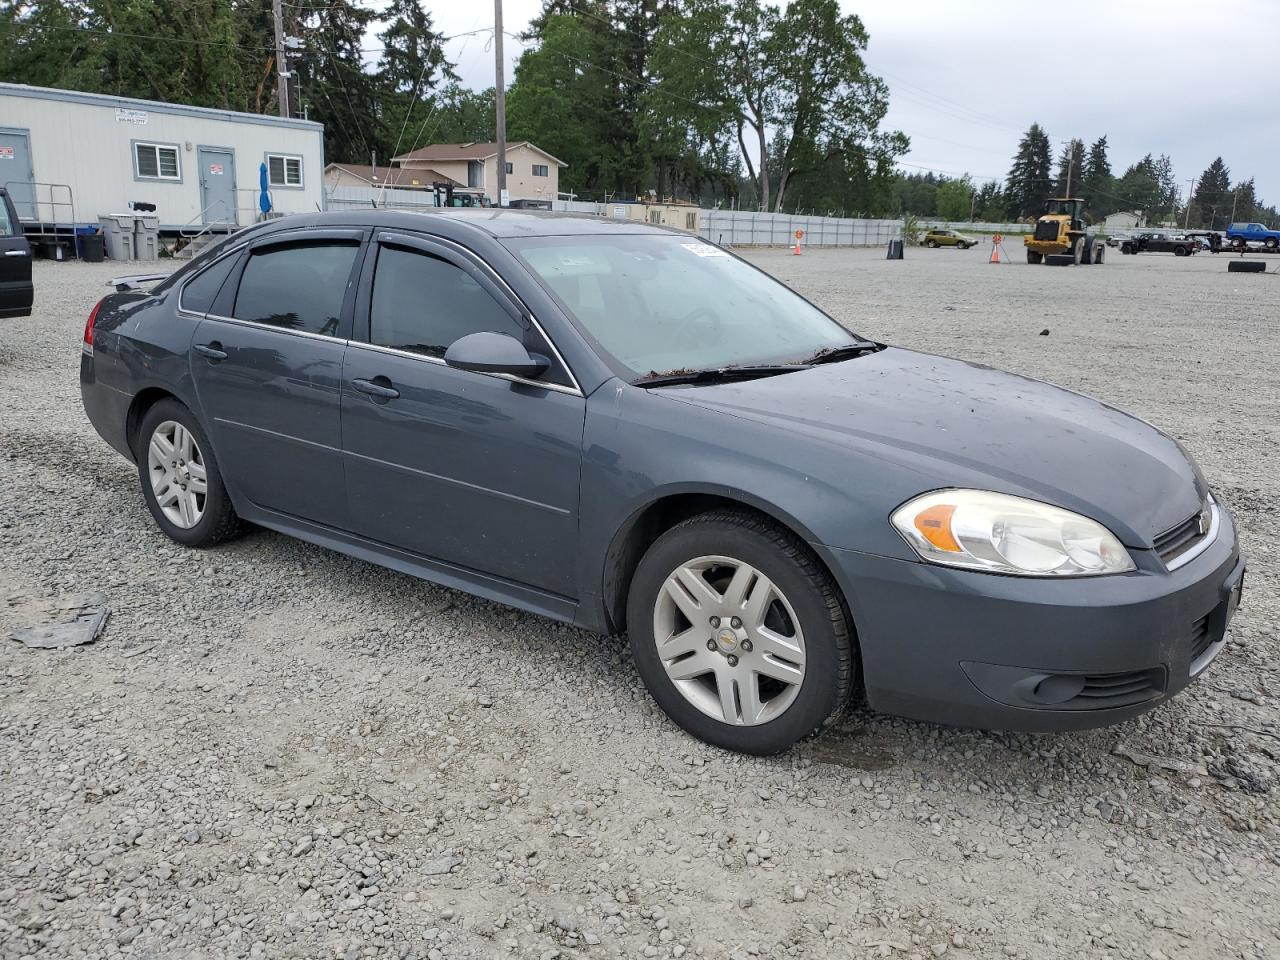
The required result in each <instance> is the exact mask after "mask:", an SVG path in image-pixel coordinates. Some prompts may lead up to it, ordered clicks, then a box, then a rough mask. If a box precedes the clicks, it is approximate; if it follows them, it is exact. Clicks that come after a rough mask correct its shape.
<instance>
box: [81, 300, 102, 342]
mask: <svg viewBox="0 0 1280 960" xmlns="http://www.w3.org/2000/svg"><path fill="white" fill-rule="evenodd" d="M106 299H107V298H106V297H103V298H102V300H99V301H98V302H97V303H95V304H94V305H93V309H92V310H90V311H89V319H88V321H87V322H86V323H85V325H84V343H83V344H81V346H80V352H81V353H83V354H86V355H87V356H90V357H92V356H93V325H94V324H95V323H96V322H97V321H98V311H99V310H101V309H102V304H103V301H105V300H106Z"/></svg>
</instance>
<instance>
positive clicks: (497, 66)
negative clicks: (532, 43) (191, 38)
mask: <svg viewBox="0 0 1280 960" xmlns="http://www.w3.org/2000/svg"><path fill="white" fill-rule="evenodd" d="M279 2H280V0H276V3H279ZM503 66H504V64H503V62H502V0H493V73H494V84H493V93H494V97H493V99H494V101H495V103H496V106H497V113H498V115H497V118H496V119H497V123H496V124H495V127H496V132H497V134H498V206H500V207H505V206H506V196H507V91H506V84H505V81H504V80H503V76H502V74H503Z"/></svg>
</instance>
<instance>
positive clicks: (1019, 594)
mask: <svg viewBox="0 0 1280 960" xmlns="http://www.w3.org/2000/svg"><path fill="white" fill-rule="evenodd" d="M1220 509H1221V516H1222V523H1221V527H1220V529H1219V531H1218V536H1217V538H1216V539H1215V540H1214V542H1213V543H1212V544H1210V545H1209V546H1208V548H1207V549H1205V550H1204V552H1203V553H1201V554H1200V555H1199V556H1198V557H1196V559H1195V560H1193V561H1191V562H1190V563H1187V564H1186V565H1185V566H1183V567H1180V568H1179V569H1177V570H1174V571H1172V572H1164V571H1163V569H1160V570H1159V572H1157V571H1156V569H1155V568H1157V567H1160V566H1161V565H1160V564H1159V562H1158V561H1155V560H1154V558H1152V562H1151V563H1149V564H1140V566H1145V567H1148V569H1142V570H1138V571H1135V572H1133V573H1129V574H1122V575H1119V576H1111V577H1085V578H1072V579H1063V580H1045V579H1037V578H1030V577H1009V576H998V575H992V574H984V573H975V572H971V571H964V570H953V569H949V568H947V567H941V566H937V565H933V564H926V563H916V562H909V561H902V560H893V559H888V558H885V557H876V556H871V555H869V554H864V553H858V552H856V551H849V550H838V549H833V548H830V547H826V548H823V549H824V550H826V551H827V553H828V556H829V558H830V560H831V561H832V566H833V570H834V572H835V574H836V577H837V579H839V580H840V581H841V586H842V587H843V589H844V594H845V596H846V597H847V598H848V601H849V607H850V611H851V612H852V614H853V619H854V624H855V626H856V628H857V634H858V643H859V647H860V651H861V655H862V669H863V678H864V683H865V686H866V692H867V700H868V703H869V705H870V706H871V707H872V709H875V710H878V711H881V712H884V713H891V714H898V715H901V716H906V717H912V718H915V719H919V720H928V721H932V722H936V723H946V724H953V725H956V726H965V727H980V728H985V729H1000V730H1073V729H1086V728H1089V727H1099V726H1105V725H1107V724H1110V723H1116V722H1118V721H1120V720H1126V719H1128V718H1130V717H1134V716H1137V715H1138V714H1140V713H1143V712H1145V711H1146V710H1149V709H1150V708H1151V707H1153V706H1154V705H1156V704H1157V703H1160V702H1161V701H1163V700H1166V699H1168V698H1169V697H1170V696H1172V695H1173V694H1175V693H1177V692H1178V691H1180V690H1182V689H1183V688H1184V687H1185V686H1187V684H1188V683H1190V682H1191V681H1192V680H1194V679H1195V678H1196V677H1198V676H1199V675H1200V674H1201V673H1203V672H1204V670H1205V669H1206V668H1207V667H1208V665H1209V663H1210V662H1212V660H1213V658H1214V657H1216V656H1217V654H1218V652H1219V651H1220V650H1221V649H1222V647H1223V645H1224V643H1225V642H1226V632H1227V624H1228V622H1229V621H1230V618H1231V615H1232V614H1233V613H1234V612H1235V606H1236V604H1237V603H1238V601H1239V595H1240V584H1241V582H1242V578H1243V576H1244V558H1243V557H1242V556H1241V555H1240V551H1239V547H1238V544H1237V541H1236V532H1235V525H1234V523H1233V521H1232V519H1231V516H1230V513H1229V511H1227V510H1226V508H1225V507H1220Z"/></svg>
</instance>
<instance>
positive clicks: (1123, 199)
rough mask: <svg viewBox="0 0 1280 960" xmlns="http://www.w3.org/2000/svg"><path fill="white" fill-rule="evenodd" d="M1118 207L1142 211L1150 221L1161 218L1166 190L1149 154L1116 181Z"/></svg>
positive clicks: (1156, 221)
mask: <svg viewBox="0 0 1280 960" xmlns="http://www.w3.org/2000/svg"><path fill="white" fill-rule="evenodd" d="M1115 192H1116V198H1115V199H1116V203H1117V205H1118V209H1122V210H1133V211H1137V212H1140V213H1141V214H1142V215H1143V217H1144V218H1145V219H1146V220H1147V222H1148V223H1158V222H1159V221H1160V219H1161V213H1162V210H1161V208H1162V204H1163V196H1164V191H1163V190H1162V189H1161V186H1160V181H1159V179H1158V178H1157V175H1156V164H1155V161H1154V160H1153V159H1152V158H1151V154H1149V153H1148V154H1147V155H1146V156H1144V157H1143V158H1142V159H1141V160H1139V161H1138V162H1137V163H1135V164H1133V165H1132V166H1130V167H1129V169H1127V170H1126V171H1125V172H1124V174H1123V176H1121V177H1120V179H1119V180H1117V181H1116V187H1115Z"/></svg>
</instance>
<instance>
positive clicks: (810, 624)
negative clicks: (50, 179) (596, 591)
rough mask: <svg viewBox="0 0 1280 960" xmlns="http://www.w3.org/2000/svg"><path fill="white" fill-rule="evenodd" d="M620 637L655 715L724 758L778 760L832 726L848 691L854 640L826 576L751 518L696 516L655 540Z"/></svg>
mask: <svg viewBox="0 0 1280 960" xmlns="http://www.w3.org/2000/svg"><path fill="white" fill-rule="evenodd" d="M627 628H628V631H629V632H630V634H631V652H632V656H633V657H634V658H635V663H636V669H637V670H638V671H639V673H640V676H641V678H642V679H643V680H644V682H645V685H646V686H647V687H648V688H649V692H650V693H651V694H652V695H653V698H654V700H656V701H657V703H658V705H659V706H660V707H662V709H663V710H664V711H666V713H667V715H668V716H669V717H671V719H672V720H674V721H675V722H676V723H677V724H679V725H680V726H681V727H683V728H684V729H685V730H686V731H688V732H689V733H691V734H693V735H694V736H695V737H698V738H699V739H701V740H705V741H706V742H707V743H711V744H714V745H716V746H718V747H724V748H726V749H729V750H740V751H742V752H744V753H754V754H770V753H778V752H780V751H782V750H786V749H787V748H788V747H790V746H791V745H792V744H793V743H795V742H796V741H797V740H799V739H800V738H801V737H805V736H808V735H809V734H811V733H813V732H815V731H817V730H819V729H821V728H822V727H824V726H826V725H828V724H830V723H831V722H832V721H834V720H835V719H836V718H837V717H838V716H839V715H840V713H841V711H842V710H843V709H844V707H845V706H846V705H847V704H848V701H849V694H850V691H851V689H852V688H853V685H854V680H855V673H856V669H857V666H856V663H857V662H856V659H855V657H854V654H853V630H852V627H851V625H850V623H849V617H848V613H847V611H846V608H845V604H844V600H843V597H842V596H841V594H840V591H839V589H838V588H837V586H836V584H835V581H834V580H832V578H831V574H830V572H829V571H828V570H827V569H826V567H824V566H823V565H822V563H821V561H819V559H818V558H817V556H815V555H814V553H813V551H812V550H811V549H810V548H809V546H808V545H807V544H806V543H805V542H804V541H803V540H800V539H799V538H797V537H796V536H794V535H793V534H792V533H791V532H790V531H788V530H786V529H785V528H782V527H780V526H778V525H777V524H775V523H773V522H771V521H770V520H769V519H768V518H766V517H763V516H760V515H758V514H752V513H746V512H738V511H733V510H724V511H713V512H710V513H704V514H699V515H698V516H695V517H691V518H689V519H688V520H685V521H684V522H682V523H679V524H677V525H676V526H674V527H672V528H671V529H670V530H668V531H667V532H666V533H664V534H662V536H660V537H658V539H657V540H656V541H655V542H654V543H653V545H652V546H651V547H649V550H648V552H646V553H645V555H644V557H643V558H642V559H641V560H640V565H639V567H637V569H636V573H635V576H634V577H633V578H632V581H631V588H630V594H629V596H628V598H627Z"/></svg>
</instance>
